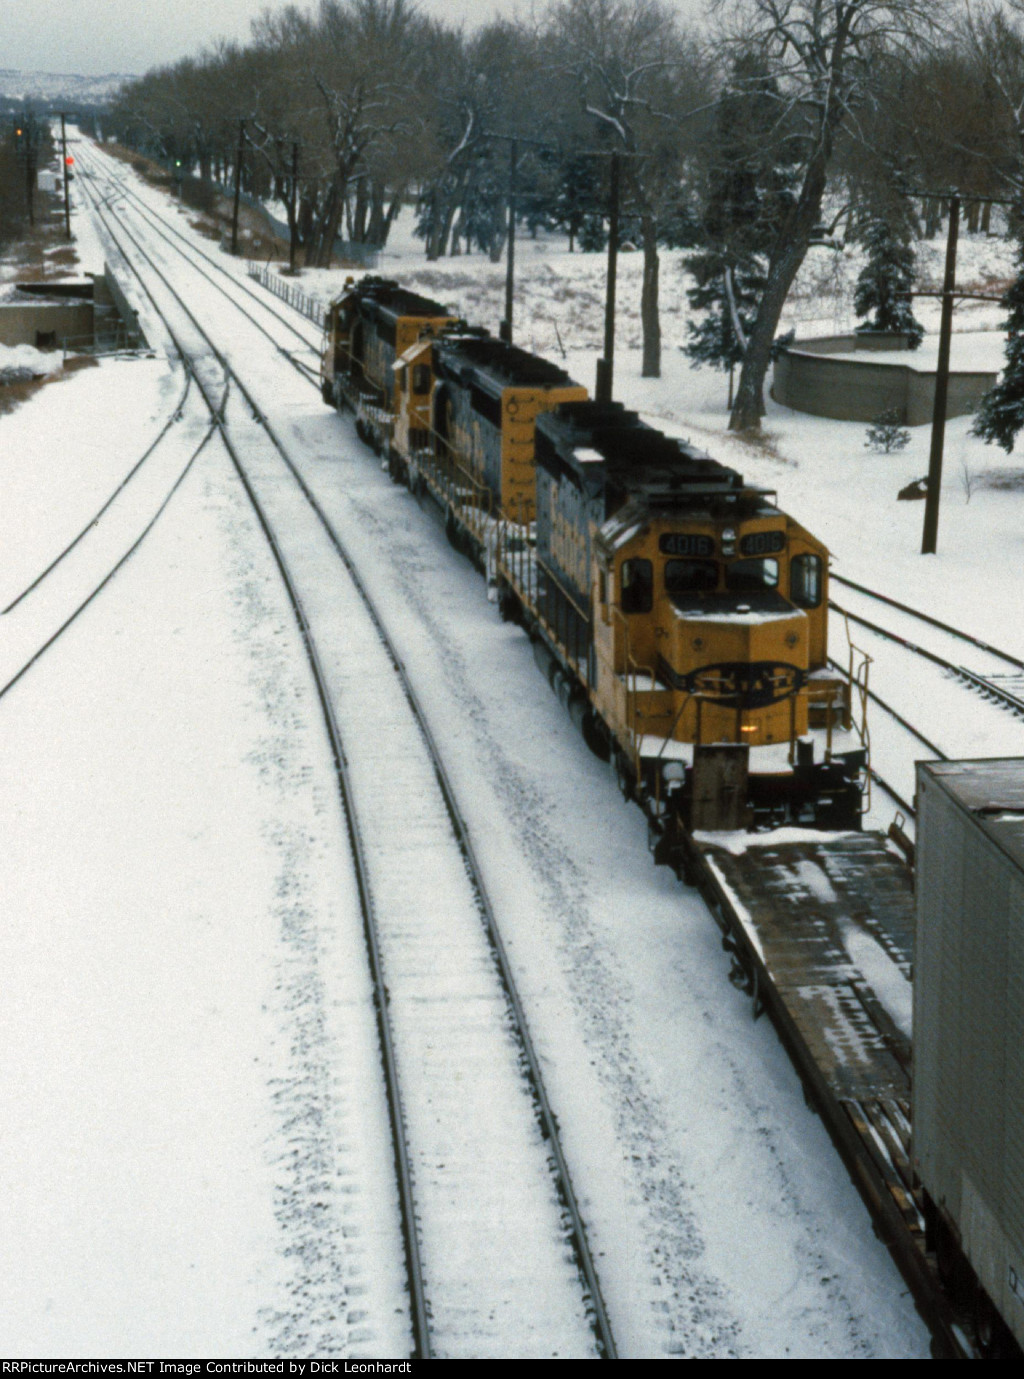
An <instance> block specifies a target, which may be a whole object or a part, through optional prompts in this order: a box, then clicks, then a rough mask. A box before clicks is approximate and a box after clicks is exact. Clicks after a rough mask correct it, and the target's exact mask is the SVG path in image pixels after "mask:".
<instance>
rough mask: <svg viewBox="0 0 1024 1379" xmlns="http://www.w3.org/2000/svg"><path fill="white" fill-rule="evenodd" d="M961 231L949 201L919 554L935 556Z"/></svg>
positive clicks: (954, 198)
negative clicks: (954, 296) (933, 396)
mask: <svg viewBox="0 0 1024 1379" xmlns="http://www.w3.org/2000/svg"><path fill="white" fill-rule="evenodd" d="M959 230H960V196H959V193H958V192H953V194H952V195H951V196H950V198H949V235H948V238H947V240H946V273H945V277H944V278H943V281H942V317H941V321H940V324H939V363H938V367H937V369H936V371H935V408H934V411H933V412H932V448H931V454H930V456H929V459H928V492H927V494H926V495H925V505H924V532H923V534H922V537H921V554H922V555H934V554H935V552H936V549H937V547H938V540H939V496H940V494H939V491H940V489H941V487H942V451H943V446H944V445H945V440H946V399H947V397H948V395H949V348H950V340H951V338H952V334H953V294H954V290H955V287H956V244H957V237H958V234H959Z"/></svg>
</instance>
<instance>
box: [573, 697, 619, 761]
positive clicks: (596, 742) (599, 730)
mask: <svg viewBox="0 0 1024 1379" xmlns="http://www.w3.org/2000/svg"><path fill="white" fill-rule="evenodd" d="M581 731H582V733H583V741H584V742H585V743H586V744H587V746H588V747H589V748H590V750H591V751H592V752H593V753H594V756H596V757H597V759H598V761H611V757H612V748H611V743H610V742H609V741H608V734H607V732H606V731H605V727H604V724H603V723H602V722H601V720H600V719H599V718H598V716H597V714H596V713H594V711H593V709H588V710H587V712H586V713H585V714H584V716H583V727H582V729H581Z"/></svg>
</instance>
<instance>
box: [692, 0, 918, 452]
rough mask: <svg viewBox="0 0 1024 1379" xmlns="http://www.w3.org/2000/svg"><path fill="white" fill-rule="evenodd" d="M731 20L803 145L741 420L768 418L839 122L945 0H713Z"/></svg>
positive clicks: (791, 134)
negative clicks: (773, 376)
mask: <svg viewBox="0 0 1024 1379" xmlns="http://www.w3.org/2000/svg"><path fill="white" fill-rule="evenodd" d="M712 3H713V7H714V9H715V10H716V11H717V12H718V13H719V15H720V16H722V17H723V18H725V19H726V20H727V21H729V27H728V28H727V29H725V30H724V31H723V43H724V45H725V46H726V47H727V48H731V49H733V50H735V49H737V48H739V49H746V50H750V49H754V50H755V51H757V52H759V53H760V54H761V55H762V57H763V59H764V60H765V61H766V63H767V65H768V67H769V70H770V71H771V72H772V75H773V76H774V77H775V79H776V82H777V86H778V117H777V119H776V121H775V124H774V126H773V128H772V129H770V130H766V131H765V137H766V139H767V140H771V139H773V138H775V137H784V138H785V139H786V141H787V147H788V148H790V149H792V148H793V147H794V144H796V145H797V146H798V147H799V149H800V154H801V156H800V159H799V178H798V184H797V190H796V194H795V195H794V197H793V199H792V202H791V204H790V205H789V207H788V208H787V209H786V211H785V213H784V214H783V215H782V216H781V218H780V222H779V226H778V230H777V232H776V235H775V240H774V243H773V245H772V247H771V250H770V252H769V256H768V270H767V281H766V284H765V289H764V293H763V295H762V297H761V302H760V306H759V309H758V313H757V316H756V318H755V321H754V324H753V326H752V328H751V330H750V333H749V337H748V340H747V348H746V351H745V353H744V357H743V367H742V372H741V374H740V381H739V386H738V388H737V391H736V400H735V403H734V405H733V410H732V414H731V417H730V421H729V425H730V427H731V428H732V429H733V430H748V429H756V428H759V427H760V424H761V417H762V416H763V415H764V380H765V375H766V374H767V371H768V365H769V363H770V361H771V349H772V343H773V341H774V338H775V333H776V330H777V328H778V323H779V318H780V316H781V314H782V309H783V307H784V305H785V302H786V298H787V296H788V295H789V290H790V288H791V286H792V284H793V279H794V278H795V277H796V274H797V271H798V270H799V268H800V265H801V264H802V263H803V261H804V258H805V256H806V254H807V250H808V247H809V245H810V243H811V239H812V236H813V233H814V231H815V229H816V227H817V226H818V225H819V223H820V220H821V208H822V200H823V198H824V195H825V189H826V185H827V179H828V174H829V168H830V165H831V163H832V159H833V156H834V153H835V150H836V142H837V139H838V136H839V134H840V132H841V131H842V130H843V129H844V127H847V126H849V125H851V124H853V123H854V122H855V120H856V119H857V115H858V111H859V110H860V109H861V108H862V107H863V106H864V105H865V104H866V103H869V102H870V101H871V100H872V98H873V94H874V88H873V63H874V61H876V60H877V59H878V57H879V56H880V55H881V54H882V53H884V52H885V51H887V50H891V49H892V48H894V47H898V46H901V45H905V44H907V43H909V42H911V41H912V40H913V39H914V38H915V37H918V36H920V35H921V34H922V33H923V32H924V31H925V30H926V29H928V28H929V27H934V26H935V25H936V24H937V23H938V20H939V17H940V11H941V9H942V8H943V0H930V2H929V0H712Z"/></svg>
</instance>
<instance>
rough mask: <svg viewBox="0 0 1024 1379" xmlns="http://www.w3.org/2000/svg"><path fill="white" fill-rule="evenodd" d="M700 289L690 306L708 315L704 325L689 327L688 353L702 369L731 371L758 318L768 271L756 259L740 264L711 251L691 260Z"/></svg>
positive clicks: (691, 292) (690, 323)
mask: <svg viewBox="0 0 1024 1379" xmlns="http://www.w3.org/2000/svg"><path fill="white" fill-rule="evenodd" d="M686 262H687V267H688V268H689V270H690V272H691V273H692V274H693V276H694V278H695V279H696V283H697V286H696V287H693V288H690V289H689V291H688V292H687V294H686V295H687V296H688V297H689V299H690V305H691V306H692V307H694V308H695V309H697V310H703V311H704V312H705V315H704V318H703V320H701V321H700V322H696V323H695V322H693V321H688V322H687V327H686V328H687V330H688V331H689V333H690V340H689V343H688V344H687V345H686V346H685V349H686V353H687V354H688V355H689V357H690V359H691V360H692V361H693V365H694V367H696V366H697V365H698V364H712V365H713V366H714V367H715V368H718V369H731V368H733V366H734V365H736V364H738V363H739V362H740V361H741V359H742V358H743V351H744V349H745V348H746V341H747V333H748V331H749V330H750V328H751V326H752V325H753V322H754V318H755V316H756V315H757V304H758V302H759V300H760V296H761V290H762V288H763V287H764V271H763V267H762V265H761V263H760V262H759V260H758V259H757V257H756V256H753V255H748V256H746V257H745V258H744V259H743V260H742V261H739V260H738V259H737V258H736V257H735V256H730V255H729V254H728V253H727V252H721V251H715V250H709V251H708V252H707V253H705V254H697V255H694V256H693V257H692V258H689V259H687V261H686Z"/></svg>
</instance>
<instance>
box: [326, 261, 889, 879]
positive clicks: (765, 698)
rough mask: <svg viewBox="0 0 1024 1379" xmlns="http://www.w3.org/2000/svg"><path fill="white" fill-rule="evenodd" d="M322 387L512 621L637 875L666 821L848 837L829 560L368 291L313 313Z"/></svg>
mask: <svg viewBox="0 0 1024 1379" xmlns="http://www.w3.org/2000/svg"><path fill="white" fill-rule="evenodd" d="M323 376H324V396H325V398H326V399H327V400H329V401H332V402H334V403H335V404H336V405H338V404H340V403H342V402H345V403H347V404H348V405H350V406H352V407H353V409H354V410H355V411H356V413H357V427H358V428H359V430H360V433H361V434H362V435H363V437H364V439H367V440H369V441H370V442H371V443H372V444H374V446H375V447H376V448H377V449H378V450H380V451H382V452H386V453H387V455H388V459H389V469H390V471H391V473H392V476H393V477H394V478H396V479H400V480H403V481H405V482H406V483H408V484H409V485H410V487H412V488H413V489H415V490H417V491H424V490H425V491H428V492H429V493H430V494H431V496H432V497H433V498H434V499H435V500H436V501H437V503H438V505H439V506H440V508H441V510H442V512H443V513H444V516H445V521H446V527H447V531H448V534H449V538H450V539H451V540H452V542H453V544H454V545H456V546H457V547H458V548H460V549H462V550H464V551H465V552H466V553H467V554H469V555H470V556H471V557H472V558H473V559H474V560H475V561H476V562H477V563H478V564H479V565H480V567H481V568H483V569H485V570H486V573H487V577H488V581H489V584H490V585H491V588H492V590H493V592H494V595H495V597H497V598H498V600H499V601H500V605H501V609H502V613H503V615H504V616H506V617H514V618H516V619H517V620H519V621H521V622H522V623H523V625H524V626H525V627H526V628H527V630H528V631H529V633H530V636H531V638H532V639H533V642H534V648H535V653H536V655H537V659H538V662H539V663H540V664H541V666H542V668H543V669H544V670H545V671H546V673H547V674H548V677H549V679H550V681H551V683H552V685H553V687H554V688H555V689H556V691H557V692H558V694H559V696H560V697H561V698H562V699H563V701H564V703H565V704H566V707H567V708H568V709H569V711H570V713H571V714H572V716H573V718H574V720H575V721H576V722H577V723H578V725H579V726H580V728H581V729H582V731H583V733H584V736H585V738H586V740H587V742H588V744H589V745H590V746H591V747H592V748H593V749H594V750H595V751H597V752H598V753H600V754H601V755H602V756H604V757H606V758H610V759H611V760H613V761H614V763H615V767H616V773H617V776H618V779H619V782H620V785H621V786H622V788H623V790H624V792H626V793H627V794H629V795H632V796H635V797H636V798H638V799H639V800H640V801H641V802H642V803H643V805H644V808H645V810H646V812H647V815H648V818H649V820H650V823H651V827H652V832H653V834H654V846H655V852H656V855H657V856H658V857H659V860H664V861H667V862H670V863H672V864H673V865H679V864H680V863H679V857H680V853H679V850H678V848H677V845H676V840H677V838H678V834H679V830H680V829H698V828H710V829H721V828H745V827H749V826H751V825H752V824H758V823H760V824H777V823H780V822H785V821H791V822H800V823H806V824H810V825H812V826H814V827H818V828H827V829H834V828H857V827H859V826H860V817H861V807H862V806H861V801H862V786H863V784H864V781H865V779H866V769H867V746H866V731H865V728H864V725H863V723H861V725H860V726H859V727H855V725H854V714H853V708H854V698H855V695H854V689H855V685H854V683H853V680H854V676H853V665H852V658H851V666H850V673H849V674H838V673H836V672H834V671H833V670H831V669H829V662H828V653H827V619H828V552H827V551H826V549H825V547H824V546H822V544H821V543H820V542H819V541H817V540H816V539H815V538H814V537H813V536H811V534H810V533H809V532H807V531H806V530H805V529H804V528H803V527H801V526H800V525H799V524H798V523H797V522H796V521H794V520H793V519H792V518H791V517H789V516H787V515H786V514H785V513H784V512H782V511H780V509H779V508H778V507H777V506H776V504H775V502H774V495H773V494H772V493H771V492H770V491H768V490H764V489H758V488H754V487H752V486H750V485H748V484H745V483H744V481H743V479H742V476H741V475H740V474H739V473H738V472H737V471H736V470H733V469H729V468H727V467H726V466H724V465H722V464H720V463H718V462H717V461H715V460H713V459H712V458H711V457H710V456H708V455H706V454H704V453H703V452H701V451H698V450H696V449H695V448H693V447H692V446H690V445H688V444H686V443H684V442H681V441H678V440H674V439H672V438H670V437H668V436H665V435H663V434H662V433H661V432H659V431H657V430H655V429H654V428H652V427H650V426H648V425H646V424H645V423H643V422H642V421H641V420H640V419H639V418H638V417H637V416H636V414H635V413H632V412H629V411H627V410H625V409H624V408H623V407H622V406H621V405H619V404H598V403H594V402H589V401H587V400H586V390H585V389H584V388H582V387H581V386H580V385H579V384H577V383H575V382H574V381H573V380H572V379H571V378H570V377H569V376H568V375H567V374H566V373H565V372H564V371H563V370H561V369H559V368H558V367H556V366H555V365H553V364H551V363H549V362H548V361H546V360H544V359H540V358H538V357H537V356H535V355H532V354H528V353H527V352H526V351H524V350H520V349H515V348H514V347H512V346H511V345H508V344H506V343H504V342H502V341H499V340H495V339H494V338H492V337H491V336H489V335H487V334H486V332H483V331H479V330H472V329H469V328H467V327H466V326H465V325H464V324H462V323H458V322H456V321H455V320H454V318H453V317H452V315H451V314H450V313H446V311H445V309H444V308H443V307H442V306H440V304H438V303H436V302H431V301H429V300H427V299H425V298H420V297H416V296H415V295H414V294H412V293H408V292H406V291H405V290H404V289H401V288H398V287H397V286H396V284H394V283H388V282H385V281H383V280H381V279H376V278H370V279H365V280H364V281H363V282H362V283H360V284H358V285H350V286H348V287H347V288H346V290H345V292H344V293H343V294H342V295H341V297H340V298H339V299H338V301H337V302H335V303H333V304H332V306H331V310H330V313H329V316H328V323H327V338H326V342H325V350H324V373H323ZM857 698H858V699H859V701H860V705H861V708H862V709H863V702H864V696H863V694H860V695H858V696H857ZM812 730H813V732H812ZM815 733H817V734H819V735H820V738H821V743H820V748H819V749H816V744H815Z"/></svg>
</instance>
